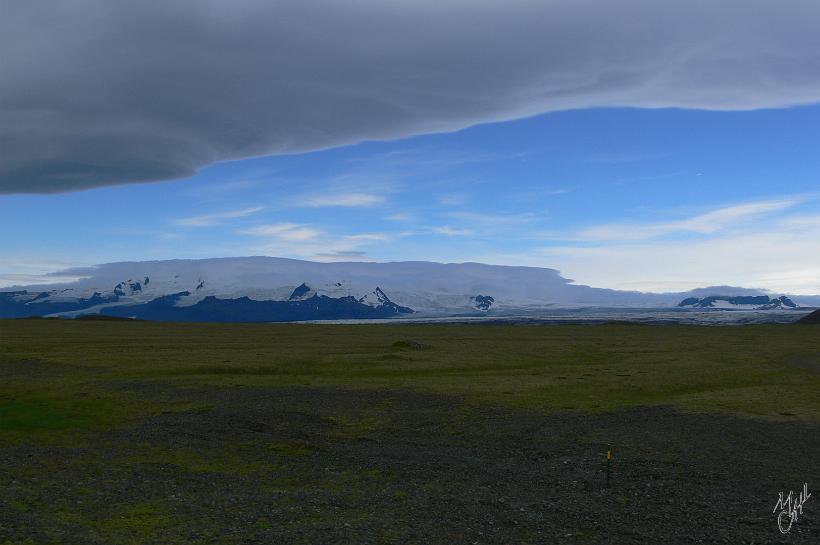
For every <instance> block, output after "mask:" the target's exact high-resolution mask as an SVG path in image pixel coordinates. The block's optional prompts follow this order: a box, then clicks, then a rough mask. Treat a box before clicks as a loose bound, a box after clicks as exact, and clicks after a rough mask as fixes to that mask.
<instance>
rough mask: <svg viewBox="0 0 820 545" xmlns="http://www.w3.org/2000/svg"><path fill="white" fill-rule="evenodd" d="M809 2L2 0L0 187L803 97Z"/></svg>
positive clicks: (815, 66) (160, 175)
mask: <svg viewBox="0 0 820 545" xmlns="http://www.w3.org/2000/svg"><path fill="white" fill-rule="evenodd" d="M817 28H820V2H817V0H793V1H789V0H783V1H777V2H776V1H774V0H721V1H715V0H686V1H682V0H674V1H663V0H619V1H612V0H497V1H492V2H490V1H484V0H389V1H385V0H378V1H376V0H348V1H344V2H342V1H337V0H327V1H310V0H280V1H272V0H222V1H216V0H184V1H169V0H164V1H150V0H141V1H136V0H134V1H125V0H123V1H113V2H112V1H111V0H73V1H71V2H65V1H62V0H54V1H48V0H38V1H18V0H0V193H20V192H31V193H41V192H58V191H70V190H76V189H81V188H87V187H94V186H100V185H107V184H120V183H130V182H138V181H146V180H162V179H170V178H178V177H182V176H187V175H190V174H192V173H193V172H195V171H196V170H197V169H198V168H201V167H203V166H206V165H208V164H211V163H213V162H215V161H222V160H229V159H238V158H243V157H250V156H256V155H267V154H277V153H290V152H303V151H308V150H315V149H320V148H325V147H330V146H338V145H343V144H348V143H352V142H357V141H360V140H363V139H389V138H396V137H402V136H408V135H413V134H418V133H423V132H433V131H448V130H454V129H458V128H461V127H465V126H469V125H472V124H475V123H480V122H485V121H494V120H502V119H510V118H515V117H521V116H527V115H532V114H536V113H541V112H546V111H551V110H558V109H568V108H578V107H588V106H640V107H660V106H680V107H693V108H716V109H744V108H759V107H773V106H786V105H794V104H802V103H809V102H815V101H818V100H820V37H818V36H820V34H819V33H818V32H817Z"/></svg>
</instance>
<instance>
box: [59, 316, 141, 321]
mask: <svg viewBox="0 0 820 545" xmlns="http://www.w3.org/2000/svg"><path fill="white" fill-rule="evenodd" d="M74 319H75V320H81V321H83V322H141V321H143V320H140V319H139V318H123V317H121V316H104V315H102V314H83V315H81V316H77V317H76V318H74Z"/></svg>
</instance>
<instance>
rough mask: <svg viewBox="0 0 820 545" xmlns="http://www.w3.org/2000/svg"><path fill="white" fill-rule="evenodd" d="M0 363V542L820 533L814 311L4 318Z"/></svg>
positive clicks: (502, 540) (554, 539) (819, 389)
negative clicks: (528, 322)
mask: <svg viewBox="0 0 820 545" xmlns="http://www.w3.org/2000/svg"><path fill="white" fill-rule="evenodd" d="M0 381H2V382H0V385H1V386H0V544H2V545H22V544H27V545H35V544H36V545H39V544H56V543H61V544H63V543H64V544H72V545H74V544H85V543H88V544H100V545H102V544H105V545H116V544H188V543H214V544H253V543H259V544H279V543H281V544H290V543H294V544H297V543H303V544H324V543H328V544H332V543H339V544H341V543H350V544H371V543H372V544H382V543H402V544H404V543H407V544H439V543H441V544H444V543H447V544H451V543H467V544H491V543H494V544H527V543H530V544H536V543H538V544H542V543H543V544H586V543H589V544H608V545H609V544H633V543H634V544H674V543H708V544H711V543H731V544H742V543H756V544H777V543H783V544H802V543H806V544H816V543H820V493H818V494H812V495H811V496H810V497H808V499H805V502H804V503H802V505H801V504H800V500H801V497H800V493H801V492H802V491H803V490H804V484H805V485H806V486H807V489H808V491H809V493H812V491H813V487H814V486H820V433H818V432H820V327H816V326H798V325H770V326H739V327H687V326H629V325H598V326H568V325H567V326H564V325H562V326H478V325H474V326H449V325H350V326H329V325H328V326H325V325H309V326H306V325H261V324H260V325H219V324H157V323H147V322H110V323H109V322H73V321H62V320H61V321H52V320H13V321H12V320H7V321H0ZM608 449H611V451H612V453H613V459H612V461H611V464H610V483H609V487H607V470H606V467H607V463H606V452H607V450H608ZM790 490H792V491H793V492H794V493H793V495H792V498H793V500H794V501H793V502H792V511H793V512H794V515H795V516H794V520H793V522H791V525H790V527H789V522H790V517H789V516H788V514H786V515H784V516H782V517H781V523H782V524H783V526H785V527H789V531H788V533H785V534H784V533H781V531H780V530H779V529H778V520H777V515H778V514H779V513H780V511H782V510H783V508H782V507H779V508H778V509H775V506H776V504H777V502H778V498H779V494H780V493H781V492H782V493H783V494H784V497H785V496H786V495H788V493H789V491H790ZM798 505H799V507H800V508H799V509H798V508H797V507H798ZM786 509H787V510H788V507H786ZM784 529H785V528H784Z"/></svg>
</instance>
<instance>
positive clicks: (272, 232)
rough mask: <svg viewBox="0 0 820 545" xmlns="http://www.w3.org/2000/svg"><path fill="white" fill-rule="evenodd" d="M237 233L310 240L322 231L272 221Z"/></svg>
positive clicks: (296, 240) (295, 224) (286, 239)
mask: <svg viewBox="0 0 820 545" xmlns="http://www.w3.org/2000/svg"><path fill="white" fill-rule="evenodd" d="M239 233H240V234H242V235H251V236H257V237H271V238H276V239H279V240H285V241H292V242H299V241H305V240H312V239H315V238H317V237H318V236H320V235H321V234H322V232H321V231H320V230H318V229H314V228H312V227H307V226H305V225H300V224H298V223H272V224H267V225H258V226H256V227H252V228H250V229H245V230H243V231H240V232H239Z"/></svg>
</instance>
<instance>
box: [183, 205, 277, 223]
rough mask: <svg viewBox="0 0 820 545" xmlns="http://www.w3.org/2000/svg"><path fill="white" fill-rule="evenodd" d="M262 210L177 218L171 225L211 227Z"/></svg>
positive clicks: (244, 210)
mask: <svg viewBox="0 0 820 545" xmlns="http://www.w3.org/2000/svg"><path fill="white" fill-rule="evenodd" d="M263 209H264V207H262V206H254V207H251V208H243V209H241V210H230V211H228V212H216V213H213V214H204V215H202V216H192V217H189V218H178V219H175V220H173V223H175V224H177V225H181V226H183V227H212V226H214V225H219V224H222V223H225V222H226V221H228V220H232V219H237V218H246V217H248V216H252V215H254V214H256V213H257V212H260V211H262V210H263Z"/></svg>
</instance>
